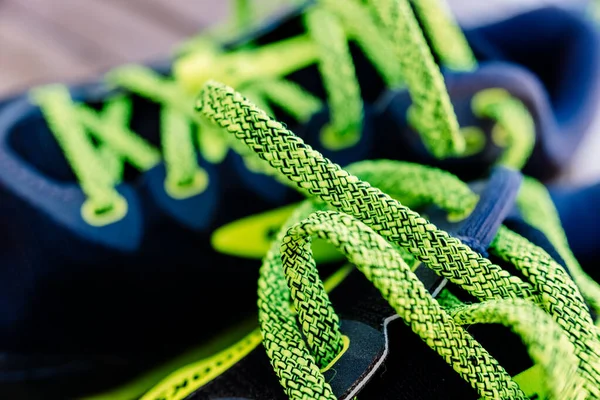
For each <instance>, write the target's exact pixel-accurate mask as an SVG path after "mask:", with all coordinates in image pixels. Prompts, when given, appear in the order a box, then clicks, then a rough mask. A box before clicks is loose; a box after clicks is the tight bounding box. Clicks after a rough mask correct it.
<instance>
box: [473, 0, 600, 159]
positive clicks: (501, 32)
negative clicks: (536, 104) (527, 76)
mask: <svg viewBox="0 0 600 400" xmlns="http://www.w3.org/2000/svg"><path fill="white" fill-rule="evenodd" d="M465 34H466V36H467V39H468V40H469V42H470V44H471V46H472V48H473V50H474V51H475V53H476V55H477V57H478V58H479V59H480V60H486V61H502V62H511V63H515V64H519V65H521V66H523V67H524V68H526V69H528V70H529V71H531V72H533V73H534V74H535V75H536V76H537V77H538V78H539V79H540V81H541V82H542V83H543V85H544V87H545V91H546V93H547V94H548V96H549V99H550V104H551V105H552V113H553V115H554V116H555V119H556V122H557V124H558V128H559V130H560V133H561V134H562V136H563V138H562V140H561V138H555V139H554V138H553V140H556V141H559V142H558V143H556V144H555V145H551V147H552V151H553V154H551V155H552V156H553V157H555V158H556V159H557V161H559V163H564V162H568V161H569V159H570V158H571V157H572V155H573V152H574V150H575V149H576V147H577V145H578V144H579V143H580V142H581V139H582V138H583V136H584V134H585V133H586V132H588V129H589V127H590V124H591V122H592V121H593V116H594V114H595V111H596V106H595V105H596V104H597V101H598V100H599V99H600V74H599V72H598V71H600V32H599V31H598V29H597V28H596V27H595V25H594V24H593V22H592V21H591V19H590V18H589V17H588V16H586V15H583V14H581V13H579V12H576V11H571V10H566V9H564V8H559V7H545V8H540V9H536V10H533V11H529V12H526V13H523V14H520V15H517V16H515V17H512V18H509V19H507V20H503V21H500V22H497V23H493V24H489V25H484V26H481V27H478V28H475V29H470V30H466V31H465Z"/></svg>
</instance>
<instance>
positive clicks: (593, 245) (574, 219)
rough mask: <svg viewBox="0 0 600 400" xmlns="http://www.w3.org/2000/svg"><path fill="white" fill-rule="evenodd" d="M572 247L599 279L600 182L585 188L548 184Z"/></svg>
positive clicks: (585, 265) (584, 266)
mask: <svg viewBox="0 0 600 400" xmlns="http://www.w3.org/2000/svg"><path fill="white" fill-rule="evenodd" d="M549 190H550V195H551V196H552V200H553V201H554V203H555V205H556V208H557V210H558V214H559V216H560V220H561V223H562V225H563V228H564V230H565V233H566V235H567V239H568V241H569V245H570V246H571V250H573V253H574V254H575V257H576V258H577V260H578V261H579V262H580V263H581V264H582V266H583V268H584V269H585V270H586V272H587V273H588V274H590V275H591V276H592V277H593V278H594V280H596V281H600V268H598V266H597V263H598V258H599V255H600V183H596V184H593V185H589V186H586V187H582V188H567V187H560V186H554V187H552V186H551V187H549Z"/></svg>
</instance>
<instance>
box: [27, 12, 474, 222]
mask: <svg viewBox="0 0 600 400" xmlns="http://www.w3.org/2000/svg"><path fill="white" fill-rule="evenodd" d="M375 5H376V6H371V5H366V4H363V2H361V1H360V0H349V1H347V2H344V4H341V3H340V2H338V1H335V0H319V1H317V2H316V4H315V5H312V6H309V7H307V8H306V10H305V12H304V15H303V17H304V22H305V25H306V32H307V33H306V34H302V35H299V36H296V37H293V38H290V39H284V40H281V41H279V42H277V43H273V44H268V45H264V46H261V47H257V48H247V47H244V48H242V49H241V50H239V51H234V52H230V53H222V52H220V50H219V49H218V47H217V46H216V45H215V44H214V43H213V42H210V41H207V40H202V39H196V40H194V41H193V42H194V45H193V46H191V45H190V46H187V50H188V52H189V50H190V48H193V49H194V50H193V51H192V52H191V53H186V54H184V55H182V56H181V57H180V59H179V60H178V61H177V62H176V63H175V65H174V75H173V77H164V76H161V75H159V74H158V73H156V72H154V71H152V70H151V69H149V68H147V67H143V66H135V65H131V66H124V67H120V68H117V69H116V70H114V71H112V72H110V73H109V74H108V76H107V80H108V82H109V83H111V84H112V85H114V86H116V87H119V88H122V89H125V90H127V91H129V92H131V93H135V94H137V95H139V96H142V97H145V98H148V99H150V100H152V101H154V102H156V103H158V104H160V105H161V106H162V108H161V148H162V151H159V150H158V149H156V148H155V147H154V146H152V145H151V144H149V143H148V142H147V141H145V140H144V139H142V138H140V137H138V136H137V135H136V134H135V132H132V131H131V129H130V128H129V119H130V116H131V107H132V105H131V100H130V99H128V98H127V97H126V96H124V97H116V98H111V99H110V100H108V101H107V102H106V103H105V105H104V108H103V109H102V110H101V111H96V110H94V109H92V108H90V107H87V106H85V105H82V104H75V103H74V102H73V101H72V99H71V98H70V96H69V94H68V91H67V90H66V89H65V88H64V87H61V86H49V87H44V88H39V89H36V90H34V91H33V92H32V99H33V101H34V102H36V103H37V104H38V105H39V106H40V108H41V110H42V112H43V114H44V116H45V118H46V120H47V122H48V125H49V127H50V130H51V131H52V132H53V134H54V135H55V136H56V138H57V141H58V143H59V144H60V146H61V149H62V151H63V152H64V153H65V156H66V159H67V161H68V162H69V164H70V166H71V168H72V169H73V171H74V173H75V175H76V177H77V179H78V181H79V183H80V184H81V187H82V189H83V191H84V193H85V195H86V197H87V199H88V200H87V202H86V204H85V205H84V207H83V209H82V214H83V217H84V219H85V220H86V221H88V222H89V223H90V224H93V225H106V224H109V223H112V222H115V221H118V220H119V219H120V218H122V217H123V216H124V215H125V214H126V212H127V204H126V202H125V200H124V199H123V198H122V197H121V195H120V194H119V193H118V191H117V190H116V188H115V186H116V185H117V184H118V183H119V182H120V181H121V179H122V170H123V168H122V163H123V161H127V162H129V163H131V164H132V165H133V166H134V167H135V168H137V169H139V170H141V171H146V170H148V169H150V168H152V167H153V166H155V165H156V164H157V163H158V162H159V161H160V160H161V157H164V159H165V162H166V169H167V179H166V182H165V189H166V191H167V193H169V194H170V195H172V196H173V197H175V198H185V197H189V196H192V195H195V194H198V193H201V192H202V191H203V190H204V189H205V188H206V186H207V185H208V184H209V182H208V176H207V174H206V172H205V171H204V170H203V169H202V168H201V167H200V166H199V165H198V164H197V160H196V156H195V138H196V137H198V142H199V146H200V152H201V154H202V155H203V156H204V158H206V159H207V160H208V161H209V162H214V163H218V162H220V161H221V160H222V159H223V158H224V157H225V155H226V154H227V151H228V148H229V146H230V143H229V142H228V141H227V139H226V138H223V137H222V135H221V133H220V132H218V130H217V131H215V129H214V128H212V127H210V125H207V124H205V123H203V121H202V120H201V118H199V117H198V115H196V114H194V113H193V110H192V108H191V106H190V104H193V97H192V94H191V93H196V91H197V90H198V89H199V87H200V86H201V85H202V84H203V83H204V82H206V81H207V80H208V79H209V78H216V79H221V80H223V81H225V82H227V83H229V84H233V85H235V86H236V87H238V88H239V89H240V90H243V91H244V93H246V94H247V95H248V96H249V97H250V98H252V99H253V100H254V101H255V102H256V103H258V104H260V105H261V106H262V107H263V108H265V109H267V107H268V104H269V103H271V104H275V105H277V106H279V107H281V108H282V109H284V110H286V111H287V112H289V113H290V115H292V116H293V117H294V118H295V119H297V120H298V121H300V122H305V121H306V120H308V118H310V116H311V115H312V114H313V113H314V112H315V111H317V110H319V109H321V108H322V106H323V104H322V101H321V100H320V99H318V98H317V97H315V96H314V95H312V94H310V93H309V92H307V91H306V90H304V89H303V88H301V87H299V86H298V85H297V84H295V83H293V82H291V81H289V80H286V79H285V78H284V76H285V75H287V74H289V73H290V72H293V71H296V70H298V69H301V68H303V67H305V66H308V65H310V64H314V63H316V64H317V65H318V68H319V71H320V73H321V76H322V78H323V83H324V87H325V89H326V92H327V103H328V106H329V108H330V113H331V121H330V123H329V124H328V125H327V126H326V127H325V128H324V129H323V132H322V135H321V138H322V142H323V144H324V145H325V146H326V147H329V148H336V149H340V148H344V147H347V146H350V145H352V144H354V143H356V141H357V140H358V139H359V138H360V132H361V129H362V118H363V103H362V97H361V94H360V88H359V85H358V81H357V77H356V72H355V70H354V65H353V61H352V57H351V55H350V48H349V44H348V43H349V41H354V42H356V43H357V44H358V45H359V46H360V47H361V49H362V50H363V52H364V54H366V55H367V57H368V58H369V59H370V60H371V61H372V63H373V65H375V66H376V68H377V70H378V71H379V72H380V74H381V76H382V77H383V78H384V81H385V83H386V85H387V86H388V87H390V88H396V87H400V86H403V85H406V86H407V87H408V90H409V92H410V93H411V96H412V99H413V105H412V107H411V112H410V115H411V121H413V122H414V125H415V127H416V128H417V130H418V131H419V132H420V134H421V135H422V137H423V141H424V143H425V144H426V145H427V147H428V148H429V149H430V150H431V151H432V153H434V154H435V155H436V156H439V157H446V156H450V155H457V154H460V152H461V151H462V150H463V148H464V143H463V142H464V139H463V137H462V136H461V135H460V133H459V127H458V123H457V122H456V117H455V115H454V113H453V110H452V107H451V104H450V100H449V98H448V94H447V93H446V90H445V87H444V83H443V78H442V76H441V73H440V71H439V68H438V67H437V66H436V65H435V63H434V61H433V57H432V55H431V53H430V52H429V49H428V47H427V45H426V42H425V38H424V37H423V33H422V32H421V30H420V29H419V25H418V23H417V21H416V17H415V15H414V14H413V12H412V10H411V8H410V6H409V4H408V0H401V1H400V0H394V1H391V0H390V1H382V2H376V3H375ZM237 6H238V10H239V11H240V12H239V13H238V14H241V13H243V10H245V9H246V8H247V7H248V2H247V1H242V2H238V3H237ZM240 18H241V17H240ZM240 23H242V22H240ZM245 23H248V22H244V23H243V24H245ZM390 55H391V56H390ZM425 121H426V122H425ZM92 137H94V138H95V139H96V141H99V142H100V143H101V145H100V146H95V145H94V142H93V141H92ZM238 150H240V151H242V152H243V154H242V155H243V156H244V157H245V158H246V159H247V160H246V161H247V164H248V166H249V168H250V169H252V170H254V171H260V170H263V171H270V169H269V168H267V167H265V164H264V163H261V162H259V161H258V159H257V158H256V157H255V156H254V155H253V153H252V152H248V151H247V150H245V148H243V147H241V146H239V145H238ZM244 152H245V153H244Z"/></svg>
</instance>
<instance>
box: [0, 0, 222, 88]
mask: <svg viewBox="0 0 600 400" xmlns="http://www.w3.org/2000/svg"><path fill="white" fill-rule="evenodd" d="M228 14H229V13H228V1H225V0H221V1H215V0H0V96H2V95H5V94H8V93H11V92H15V91H18V90H22V89H24V88H26V87H28V86H31V85H33V84H37V83H42V82H49V81H71V82H72V81H77V80H79V79H82V78H85V77H88V76H92V75H94V74H95V73H97V72H99V71H104V70H106V69H107V68H109V67H111V66H114V65H117V64H121V63H124V62H132V61H144V60H150V59H154V58H157V57H161V56H162V57H164V56H165V55H168V54H169V52H170V51H171V50H172V49H173V47H174V46H175V45H176V44H178V43H180V42H181V41H182V40H183V39H185V38H187V37H189V36H190V35H193V34H194V33H196V32H198V31H199V30H201V29H203V28H205V27H207V26H208V25H210V24H211V23H212V22H214V21H217V20H219V19H222V18H225V17H226V16H227V15H228Z"/></svg>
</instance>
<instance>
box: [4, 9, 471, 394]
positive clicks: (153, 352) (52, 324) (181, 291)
mask: <svg viewBox="0 0 600 400" xmlns="http://www.w3.org/2000/svg"><path fill="white" fill-rule="evenodd" d="M339 5H340V3H339V2H335V1H325V2H323V3H322V4H321V3H319V5H313V6H309V7H308V8H305V9H302V10H301V11H302V12H301V13H296V14H294V15H292V16H290V17H289V18H288V19H285V20H283V21H282V22H281V23H279V24H273V25H270V26H269V27H267V28H265V29H263V30H262V31H261V32H260V33H259V35H258V36H257V37H254V40H252V43H247V42H246V41H240V42H238V43H236V44H234V45H231V46H229V47H231V49H225V50H226V51H224V52H222V51H221V50H220V49H219V48H217V47H215V46H212V45H211V44H207V43H206V42H202V41H200V42H198V43H196V44H195V46H193V49H194V50H193V51H191V52H189V53H186V54H183V55H182V56H181V58H180V59H179V60H178V62H177V63H176V64H175V66H174V69H173V72H174V74H173V76H174V77H175V79H171V78H168V77H165V76H164V75H163V74H161V73H160V72H161V71H159V72H157V71H153V70H152V69H149V68H144V67H139V66H127V67H123V68H121V69H118V70H116V71H113V72H112V73H111V74H110V75H109V81H110V82H112V83H113V84H114V85H116V86H118V87H120V90H109V89H108V88H107V87H106V86H104V85H102V84H97V83H93V84H90V85H83V86H80V87H77V88H73V89H72V90H70V91H67V90H66V89H65V88H63V87H56V86H54V87H47V88H41V89H39V90H36V91H34V92H33V100H34V101H33V103H32V102H30V101H29V100H28V99H25V98H22V99H19V100H16V101H13V102H11V103H10V104H9V105H7V106H6V107H5V108H4V109H3V110H2V113H1V114H0V135H1V136H2V139H3V140H2V141H1V143H2V146H1V148H0V162H1V163H2V169H1V171H0V182H1V183H2V186H1V188H0V196H1V197H2V203H1V206H0V207H1V211H2V214H1V215H2V218H4V220H7V221H13V222H12V223H9V224H6V226H8V227H9V229H8V230H3V231H2V233H0V235H1V236H2V238H3V239H5V240H4V241H3V242H2V245H1V246H2V247H1V249H0V251H1V254H2V255H3V258H4V259H5V260H6V262H7V264H8V265H11V266H14V268H12V269H10V270H6V271H4V273H5V274H6V275H5V277H4V278H5V279H4V280H3V282H5V288H4V290H3V293H4V296H5V297H4V304H5V307H4V309H5V311H6V314H5V315H6V318H5V319H3V321H1V324H0V326H2V329H0V333H1V334H0V337H2V339H3V343H4V344H5V357H4V360H5V362H4V371H5V373H4V374H3V375H2V376H0V379H1V381H2V382H3V388H4V389H5V390H6V391H7V393H10V396H12V397H11V398H17V397H18V396H21V397H25V398H31V397H35V396H41V394H43V396H45V397H46V398H49V397H52V396H53V395H54V394H56V395H57V396H58V397H60V398H64V397H65V396H67V397H73V396H79V395H82V394H85V393H88V392H95V391H99V390H101V389H103V388H107V387H112V386H115V385H117V384H118V383H122V382H124V381H126V380H129V379H130V378H132V377H134V376H136V375H138V374H140V373H141V372H142V371H147V370H148V369H149V368H152V367H153V366H155V365H158V364H160V363H162V362H163V361H165V360H167V359H172V358H173V357H174V356H175V355H177V354H181V353H183V352H184V351H186V350H189V349H190V348H191V347H193V346H195V345H197V344H199V343H207V342H208V341H209V339H210V338H212V337H214V336H218V335H223V331H225V330H230V329H232V328H231V327H232V326H233V325H235V324H236V323H238V322H239V321H241V320H244V319H246V318H250V319H251V318H252V315H253V304H252V302H250V301H248V299H251V298H252V297H253V296H252V294H253V292H254V288H253V285H252V284H249V283H248V282H254V281H255V279H256V276H257V270H256V267H257V266H258V263H257V259H258V258H260V257H262V256H263V255H264V254H265V253H266V251H267V250H268V246H269V243H270V239H271V238H272V236H273V234H274V233H275V232H276V231H277V229H278V227H279V226H280V225H281V223H283V221H284V220H285V218H287V216H288V215H289V213H290V212H291V208H289V207H288V208H283V209H282V208H279V207H284V206H286V205H289V204H290V203H292V202H294V201H297V200H299V198H300V197H299V195H297V194H296V193H295V192H294V191H292V190H290V189H288V188H287V187H286V186H284V185H282V184H280V183H278V182H277V181H276V180H274V179H272V177H271V176H267V175H266V174H264V172H267V170H268V169H267V168H266V166H265V163H264V162H263V161H261V160H260V159H257V158H256V157H255V156H254V155H253V154H252V153H250V152H248V151H247V150H246V151H244V150H243V149H241V148H240V152H241V155H238V154H236V153H234V152H230V151H229V150H230V146H237V147H238V148H239V146H238V145H236V144H235V143H231V144H230V142H229V141H228V140H227V139H225V138H223V137H222V136H221V134H220V133H219V132H218V131H217V130H215V129H214V128H212V127H211V126H210V125H208V124H206V123H205V122H203V121H202V120H201V119H200V118H199V117H198V116H197V115H195V114H194V113H193V112H192V110H191V104H192V101H191V98H192V95H191V94H190V93H193V92H195V91H196V89H197V88H198V87H199V84H201V83H202V82H204V81H205V80H206V79H207V78H208V77H210V76H211V75H216V76H215V77H217V78H220V79H223V80H225V81H227V82H229V83H233V84H235V85H236V86H238V87H240V88H241V89H242V90H243V91H244V93H245V94H247V95H248V96H250V97H252V98H253V99H256V101H258V102H260V103H265V102H268V103H267V104H272V105H273V109H272V110H269V112H271V113H274V114H276V115H278V116H280V117H281V118H282V119H283V120H284V121H285V122H286V123H288V124H290V125H294V126H296V125H297V126H298V128H297V129H298V131H299V132H301V134H302V136H303V137H304V138H306V140H307V141H308V142H309V143H312V144H313V145H314V146H315V147H316V148H317V149H319V150H320V151H322V152H323V153H324V154H326V155H328V156H331V157H332V159H334V160H336V161H337V162H339V163H341V164H343V165H345V164H348V163H350V162H352V161H356V160H361V159H367V158H380V157H381V153H385V152H387V151H389V149H390V148H389V147H387V143H388V142H387V141H386V140H384V139H383V138H382V140H381V141H379V139H378V140H377V141H375V140H374V139H373V137H374V134H373V129H374V127H375V126H377V123H375V122H374V120H375V119H376V118H375V114H376V113H375V111H374V110H373V109H374V106H373V104H374V103H375V101H376V100H377V98H378V97H380V96H379V95H380V93H381V92H382V91H383V90H384V89H385V88H388V89H390V88H394V87H398V86H401V85H406V86H407V87H408V92H409V93H411V94H412V96H413V98H414V102H413V106H412V108H411V115H412V119H411V122H412V123H413V124H414V125H415V128H416V129H417V130H418V131H419V132H420V135H421V137H422V140H423V143H424V144H425V146H426V147H427V148H428V149H429V151H431V152H433V153H434V154H436V155H437V156H439V157H444V156H448V155H455V154H461V151H462V149H463V148H464V147H465V145H464V143H463V142H464V138H463V136H462V135H460V134H459V131H458V127H459V125H458V123H457V122H456V119H455V117H454V114H453V112H452V107H451V105H450V101H449V99H448V95H447V94H446V91H445V89H444V85H443V80H442V77H441V75H440V73H439V71H438V70H437V69H436V67H435V64H434V62H433V59H432V58H431V57H430V54H429V52H428V51H427V50H426V46H425V41H424V38H423V37H422V35H421V33H420V30H419V28H418V24H417V23H416V21H415V20H414V18H413V17H412V14H411V10H410V8H409V7H408V4H407V3H404V2H400V3H396V2H393V4H392V6H394V7H398V8H392V9H390V10H388V11H391V13H385V12H382V11H385V9H383V8H381V9H377V10H375V12H374V13H373V14H371V13H370V12H369V10H366V9H365V7H367V6H365V5H363V4H362V3H360V2H358V1H355V2H348V3H345V4H344V7H339ZM390 16H397V18H391V19H390V18H389V17H390ZM377 18H379V19H380V20H381V21H382V23H378V19H377ZM340 21H341V22H340ZM390 21H391V22H390ZM302 22H305V23H306V25H307V27H308V28H307V29H303V27H302ZM396 24H397V25H396ZM357 27H360V29H358V28H357ZM342 28H344V29H342ZM306 31H308V32H309V34H306V33H304V34H303V32H306ZM407 32H408V33H409V34H408V35H406V33H407ZM399 34H400V35H401V36H398V35H399ZM325 38H326V39H327V40H325ZM348 38H352V39H353V40H355V41H356V43H357V46H356V47H348V45H347V39H348ZM252 45H258V47H256V48H252ZM232 49H233V50H236V51H231V50H232ZM188 51H189V48H188ZM389 54H394V55H396V56H397V57H389ZM317 60H318V63H316V64H317V65H315V62H316V61H317ZM373 65H375V66H376V67H375V68H374V67H373ZM202 66H204V67H206V68H200V67H202ZM208 67H210V68H208ZM375 70H376V71H377V72H378V73H374V71H375ZM198 71H202V72H204V71H213V72H211V73H207V74H206V75H204V76H202V75H203V74H202V73H199V72H198ZM217 72H218V73H217ZM319 72H320V73H321V75H322V79H319ZM282 76H285V77H286V78H288V79H283V78H282ZM357 77H358V78H357ZM180 84H181V85H180ZM182 86H183V87H185V88H187V89H188V92H186V91H185V90H183V89H182ZM300 87H303V88H304V89H305V90H302V89H300ZM359 88H360V89H361V90H359ZM313 93H314V94H313ZM157 104H158V105H157ZM324 104H327V108H323V107H324ZM197 129H200V134H199V135H195V133H196V132H195V131H196V130H197ZM167 132H168V134H166V133H167ZM386 135H396V133H395V132H394V131H392V130H387V133H386ZM196 136H197V138H198V141H199V145H200V154H199V156H198V157H197V155H196V154H195V150H194V142H195V140H196ZM474 137H477V135H474ZM159 143H160V145H161V146H162V148H163V150H162V152H159V151H158V150H157V147H158V146H159ZM469 145H470V146H471V147H469V148H470V149H471V150H472V149H473V145H472V142H470V143H469ZM475 147H476V146H475ZM161 158H164V160H165V162H164V163H162V162H161ZM124 160H126V161H127V162H128V165H127V167H126V168H124V162H123V161H124ZM130 166H133V167H134V168H130ZM136 170H137V171H136ZM140 171H141V172H140ZM274 208H275V210H274ZM267 211H268V213H267V214H262V213H266V212H267ZM255 214H262V215H260V216H258V217H256V218H253V219H246V217H248V216H251V215H255ZM240 220H241V221H240ZM257 232H258V233H257ZM32 243H36V244H38V246H36V247H34V246H31V244H32ZM198 254H201V255H202V256H204V258H203V260H202V261H200V262H203V263H204V264H202V265H201V266H198V264H197V262H196V261H193V260H195V259H196V256H197V255H198ZM321 257H322V258H320V260H321V261H327V260H335V257H334V256H332V255H331V254H330V252H329V251H327V250H324V251H323V254H322V256H321ZM212 265H215V266H218V268H211V266H212ZM329 270H330V271H329V272H333V271H334V270H335V264H333V266H332V267H330V268H329ZM23 271H27V273H23ZM115 277H118V279H116V278H115ZM232 277H235V279H232ZM17 287H18V288H19V291H18V292H16V291H15V288H17ZM223 293H236V295H237V296H239V298H240V299H243V300H241V301H239V302H238V303H237V304H236V306H235V307H230V306H229V305H228V304H227V303H228V302H227V301H218V304H219V305H220V306H218V307H217V306H215V304H214V303H215V299H217V300H220V299H221V298H222V296H223ZM202 305H205V306H202ZM199 308H200V309H201V312H202V318H191V317H190V315H195V314H196V313H197V312H198V309H199ZM163 315H168V316H169V318H170V319H171V321H178V322H173V323H172V324H165V323H162V322H161V323H158V322H157V323H151V322H150V323H151V324H152V327H151V328H150V329H148V328H147V326H148V324H149V321H154V320H156V319H157V318H158V317H157V316H163ZM179 323H184V324H185V325H186V329H185V331H184V332H182V331H181V330H179V329H177V330H175V329H173V326H172V325H173V324H179ZM117 327H118V328H117ZM233 330H234V332H233V333H232V336H234V337H235V336H237V335H239V331H238V330H236V329H233ZM242 331H243V330H242ZM40 332H43V335H42V334H40ZM159 343H160V344H161V345H160V347H158V344H159ZM206 351H208V350H207V349H206V347H202V348H201V349H200V350H199V352H206ZM65 382H69V383H70V384H69V385H68V386H66V385H65ZM8 391H10V392H8ZM135 392H136V393H137V392H138V389H136V390H135Z"/></svg>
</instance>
